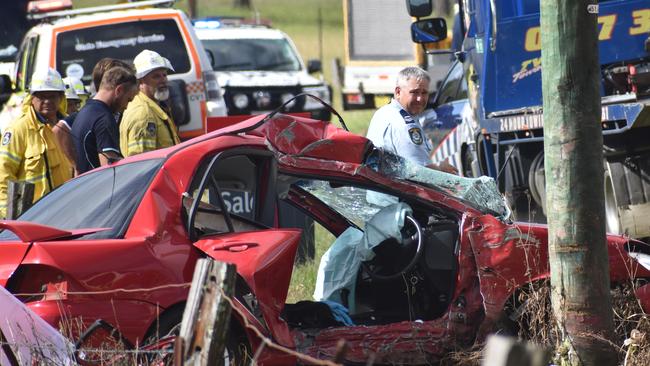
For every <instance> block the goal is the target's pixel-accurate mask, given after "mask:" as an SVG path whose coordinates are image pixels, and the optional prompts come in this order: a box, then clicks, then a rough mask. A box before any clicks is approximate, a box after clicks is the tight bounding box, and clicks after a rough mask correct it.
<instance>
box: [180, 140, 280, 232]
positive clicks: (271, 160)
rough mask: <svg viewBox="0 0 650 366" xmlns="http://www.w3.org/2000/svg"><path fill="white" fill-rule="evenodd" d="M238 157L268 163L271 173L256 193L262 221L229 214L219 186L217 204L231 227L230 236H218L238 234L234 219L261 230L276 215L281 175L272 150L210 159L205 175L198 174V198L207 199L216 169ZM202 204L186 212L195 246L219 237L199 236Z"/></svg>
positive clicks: (239, 150) (237, 150)
mask: <svg viewBox="0 0 650 366" xmlns="http://www.w3.org/2000/svg"><path fill="white" fill-rule="evenodd" d="M234 156H246V157H251V156H254V157H258V158H262V159H265V160H267V162H268V172H266V175H267V176H266V177H265V178H266V179H257V183H258V185H257V187H256V193H255V197H256V200H257V201H258V203H257V207H256V210H257V211H258V212H257V213H256V218H261V219H253V220H251V219H249V218H246V217H243V216H239V215H236V214H233V213H231V212H229V211H228V210H227V209H224V208H225V207H226V204H225V202H224V199H223V197H222V195H221V191H220V188H219V185H218V184H216V188H217V200H218V202H217V203H218V204H219V206H220V207H218V208H219V209H220V210H221V212H222V214H223V217H224V220H225V221H226V226H227V227H228V231H227V232H223V233H218V234H217V235H220V234H228V233H232V232H235V229H234V225H233V220H232V216H233V215H235V216H236V217H237V220H240V221H244V222H250V223H253V224H255V225H257V226H260V229H261V228H262V227H266V225H265V224H264V222H268V221H270V220H271V221H272V218H273V217H274V215H275V211H276V206H277V201H276V199H277V190H276V179H277V171H278V168H277V159H276V157H275V154H274V153H273V152H271V151H268V150H261V149H255V148H235V149H230V150H225V151H220V152H218V153H216V154H215V155H214V156H208V157H207V159H210V162H209V163H208V165H207V167H206V169H205V170H204V171H203V172H200V170H197V173H199V174H202V176H201V178H200V182H199V185H198V187H197V188H196V191H197V197H202V196H203V194H204V192H205V190H206V188H207V186H208V184H209V183H210V182H209V181H210V179H211V178H213V172H214V171H215V169H218V166H219V164H218V163H219V162H220V161H222V160H224V159H227V158H230V157H234ZM203 161H205V160H203ZM203 161H202V162H201V163H199V166H200V165H201V164H203ZM197 178H198V177H197V174H195V175H194V176H193V177H192V182H191V183H190V185H189V187H192V186H193V184H192V183H193V182H194V180H195V179H197ZM258 178H259V177H258ZM264 181H266V184H264ZM189 187H188V188H189ZM185 194H189V195H190V196H192V192H185V193H184V195H185ZM201 202H202V201H201V199H193V200H192V205H191V206H190V209H189V210H188V211H187V212H186V214H187V220H186V230H187V233H188V237H189V240H190V241H191V242H196V241H198V240H200V239H202V238H204V237H206V236H214V235H215V233H208V234H205V235H199V234H198V233H197V230H196V228H195V227H194V226H195V222H196V216H197V214H198V211H199V205H200V203H201ZM181 206H182V205H181ZM181 209H183V210H184V209H185V208H184V207H182V208H181Z"/></svg>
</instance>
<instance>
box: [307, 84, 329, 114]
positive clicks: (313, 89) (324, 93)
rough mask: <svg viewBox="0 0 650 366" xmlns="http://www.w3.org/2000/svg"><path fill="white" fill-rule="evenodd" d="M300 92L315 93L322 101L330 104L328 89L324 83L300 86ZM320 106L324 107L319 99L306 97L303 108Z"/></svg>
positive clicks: (317, 107) (318, 107)
mask: <svg viewBox="0 0 650 366" xmlns="http://www.w3.org/2000/svg"><path fill="white" fill-rule="evenodd" d="M302 92H303V93H307V94H312V95H315V96H317V97H319V98H320V99H322V100H323V101H325V102H326V103H328V104H331V100H330V90H329V88H328V87H327V86H326V85H320V86H309V87H304V88H302ZM322 108H324V106H323V105H322V104H321V103H320V102H319V101H317V100H316V99H314V98H310V97H306V100H305V110H312V109H322Z"/></svg>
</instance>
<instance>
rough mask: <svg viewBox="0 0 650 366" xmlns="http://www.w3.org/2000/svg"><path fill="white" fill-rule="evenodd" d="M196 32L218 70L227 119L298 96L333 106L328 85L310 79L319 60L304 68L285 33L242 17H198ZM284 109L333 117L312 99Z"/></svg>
mask: <svg viewBox="0 0 650 366" xmlns="http://www.w3.org/2000/svg"><path fill="white" fill-rule="evenodd" d="M194 28H195V29H196V34H197V35H198V37H199V39H200V40H201V42H202V43H203V46H204V47H205V50H206V52H207V53H208V56H209V58H210V60H211V62H212V67H213V69H214V70H215V71H216V72H217V81H218V83H219V85H220V86H221V87H222V88H223V95H224V99H225V101H226V106H227V109H228V115H247V114H258V113H264V112H268V111H271V110H273V109H275V108H277V107H279V106H280V105H282V104H283V103H284V102H287V101H289V100H290V99H291V98H293V97H295V96H296V95H298V94H300V93H309V94H312V95H315V96H317V97H319V98H320V99H322V100H324V101H325V102H327V103H330V102H331V90H330V87H329V86H328V85H326V84H325V83H324V82H323V80H322V78H321V79H318V78H315V77H313V76H311V75H310V74H312V73H316V72H319V71H321V63H320V61H318V60H310V61H309V62H308V63H307V65H306V66H305V64H304V62H303V60H302V58H301V57H300V55H299V53H298V51H297V49H296V46H295V45H294V43H293V42H292V41H291V39H290V38H289V36H287V35H286V34H285V33H284V32H282V31H280V30H277V29H273V28H270V27H269V26H268V25H263V24H259V22H258V23H257V24H255V23H253V24H250V23H249V22H247V21H246V20H244V19H240V18H206V19H199V20H195V21H194ZM285 110H286V111H287V112H290V113H291V112H309V113H310V114H311V117H312V118H315V119H321V120H329V119H330V117H331V113H330V112H329V111H328V110H327V109H326V108H325V107H324V106H323V105H322V104H321V103H320V102H318V101H317V100H315V99H313V98H305V97H300V98H297V99H295V100H294V101H292V102H290V103H289V104H288V105H287V108H286V109H285Z"/></svg>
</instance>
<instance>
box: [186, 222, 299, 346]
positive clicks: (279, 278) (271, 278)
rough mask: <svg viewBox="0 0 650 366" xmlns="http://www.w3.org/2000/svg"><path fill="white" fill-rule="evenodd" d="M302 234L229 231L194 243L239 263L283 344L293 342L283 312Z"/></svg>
mask: <svg viewBox="0 0 650 366" xmlns="http://www.w3.org/2000/svg"><path fill="white" fill-rule="evenodd" d="M300 234H301V231H300V230H296V229H272V230H261V231H253V232H245V233H230V234H225V235H219V236H215V237H213V238H210V239H207V238H206V239H202V240H199V241H197V242H196V243H194V246H195V247H197V248H199V249H200V250H201V251H203V252H204V253H206V254H207V255H209V256H210V257H212V258H214V259H216V260H219V261H222V262H226V263H234V264H235V265H236V266H237V272H238V273H239V274H240V275H241V276H242V277H243V278H244V279H245V280H246V283H247V284H248V286H250V288H251V290H252V291H253V293H254V294H255V296H256V297H257V300H258V301H259V305H260V308H261V311H262V314H263V315H264V319H265V320H266V322H267V323H268V324H269V330H270V331H271V334H273V337H274V338H275V339H276V341H278V342H279V343H280V344H282V345H284V346H292V345H293V340H292V338H291V336H290V335H289V328H288V327H287V324H286V322H284V320H282V319H281V318H280V313H281V312H282V309H283V308H284V302H285V300H286V299H287V293H288V291H289V282H290V281H291V272H292V270H293V261H294V258H295V256H296V251H297V250H298V244H299V243H300Z"/></svg>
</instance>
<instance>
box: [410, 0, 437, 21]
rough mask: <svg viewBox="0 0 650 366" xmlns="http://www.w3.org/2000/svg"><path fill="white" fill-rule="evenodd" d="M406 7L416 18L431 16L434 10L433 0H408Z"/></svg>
mask: <svg viewBox="0 0 650 366" xmlns="http://www.w3.org/2000/svg"><path fill="white" fill-rule="evenodd" d="M406 9H407V10H408V12H409V15H410V16H412V17H416V18H422V17H426V16H429V15H430V14H431V11H432V10H433V8H432V7H431V0H406Z"/></svg>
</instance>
